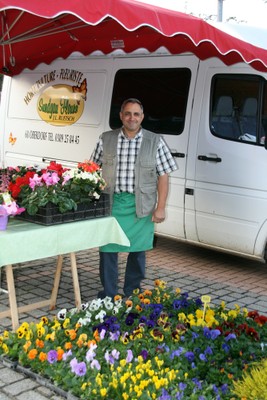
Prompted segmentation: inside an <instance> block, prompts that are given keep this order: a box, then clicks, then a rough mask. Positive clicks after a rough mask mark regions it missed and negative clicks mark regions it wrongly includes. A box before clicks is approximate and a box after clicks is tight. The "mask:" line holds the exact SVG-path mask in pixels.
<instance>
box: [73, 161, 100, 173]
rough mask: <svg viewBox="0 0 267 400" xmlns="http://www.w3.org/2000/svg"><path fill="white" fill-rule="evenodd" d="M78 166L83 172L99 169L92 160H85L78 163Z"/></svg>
mask: <svg viewBox="0 0 267 400" xmlns="http://www.w3.org/2000/svg"><path fill="white" fill-rule="evenodd" d="M78 168H80V169H82V170H83V171H84V172H91V173H93V172H96V171H98V170H99V169H100V167H99V165H98V164H96V163H94V162H93V161H85V162H83V163H79V164H78Z"/></svg>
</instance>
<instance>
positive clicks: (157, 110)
mask: <svg viewBox="0 0 267 400" xmlns="http://www.w3.org/2000/svg"><path fill="white" fill-rule="evenodd" d="M190 79H191V71H190V70H189V69H187V68H170V69H166V68H161V69H159V68H155V69H154V68H148V69H122V70H119V71H118V72H117V73H116V76H115V81H114V89H113V94H112V104H111V111H110V120H109V122H110V127H111V128H112V129H115V128H119V127H121V121H120V118H119V112H120V107H121V104H122V102H123V101H124V100H125V99H127V98H129V97H135V98H137V99H139V100H140V101H141V102H142V104H143V106H144V114H145V118H144V121H143V123H142V126H143V127H144V128H146V129H149V130H151V131H152V132H155V133H159V134H168V135H180V134H181V133H182V132H183V129H184V124H185V113H186V106H187V99H188V91H189V85H190Z"/></svg>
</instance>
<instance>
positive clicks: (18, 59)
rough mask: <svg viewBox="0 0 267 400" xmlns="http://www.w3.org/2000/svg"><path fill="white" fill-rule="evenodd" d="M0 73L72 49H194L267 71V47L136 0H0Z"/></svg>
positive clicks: (32, 65) (47, 60)
mask: <svg viewBox="0 0 267 400" xmlns="http://www.w3.org/2000/svg"><path fill="white" fill-rule="evenodd" d="M0 13H1V39H0V43H1V49H0V72H2V73H4V74H8V75H10V76H12V75H16V74H19V73H20V72H21V71H22V70H23V69H24V68H29V69H33V68H35V67H36V66H37V65H38V64H40V63H42V62H44V63H47V64H50V63H51V62H52V61H53V60H55V59H56V58H58V57H62V58H67V57H68V56H69V55H70V54H71V53H73V52H80V53H82V54H84V55H89V54H91V53H92V52H94V51H101V52H102V53H104V54H110V53H112V52H113V51H114V50H116V49H121V50H123V51H124V52H125V53H131V52H133V51H135V50H137V49H139V48H142V49H147V51H149V52H154V51H156V50H157V49H159V48H161V47H165V48H166V49H167V50H168V51H169V52H170V53H172V54H180V53H184V52H192V53H194V54H195V55H196V56H197V57H199V58H200V59H202V60H204V59H207V58H210V57H217V58H219V59H221V60H222V61H223V62H224V63H225V64H227V65H232V64H235V63H237V62H245V63H247V64H250V65H251V66H252V67H253V68H255V69H257V70H260V71H267V50H265V49H264V48H262V47H258V46H255V44H252V43H250V42H248V41H245V40H242V39H240V38H237V37H235V36H233V35H231V34H228V33H226V32H224V31H222V30H221V29H218V28H217V27H215V26H213V25H211V24H209V23H207V22H205V21H203V20H202V19H200V18H196V17H193V16H192V15H187V14H184V13H181V12H177V11H171V10H166V9H164V8H160V7H156V6H153V5H148V4H144V3H140V2H137V1H134V0H68V1H66V0H56V1H55V0H45V1H33V0H0Z"/></svg>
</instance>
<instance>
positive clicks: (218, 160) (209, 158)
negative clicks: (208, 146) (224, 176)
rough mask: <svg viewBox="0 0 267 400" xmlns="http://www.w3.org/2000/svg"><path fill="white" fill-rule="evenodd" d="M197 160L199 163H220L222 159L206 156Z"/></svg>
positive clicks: (201, 156)
mask: <svg viewBox="0 0 267 400" xmlns="http://www.w3.org/2000/svg"><path fill="white" fill-rule="evenodd" d="M197 158H198V160H200V161H211V162H222V159H221V158H220V157H207V156H203V155H200V156H198V157H197Z"/></svg>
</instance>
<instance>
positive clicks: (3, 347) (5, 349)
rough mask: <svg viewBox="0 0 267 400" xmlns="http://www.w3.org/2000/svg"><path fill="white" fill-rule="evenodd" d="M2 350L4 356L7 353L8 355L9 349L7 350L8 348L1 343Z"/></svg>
mask: <svg viewBox="0 0 267 400" xmlns="http://www.w3.org/2000/svg"><path fill="white" fill-rule="evenodd" d="M2 349H3V352H4V353H5V354H8V353H9V348H8V346H7V345H6V343H3V345H2Z"/></svg>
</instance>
